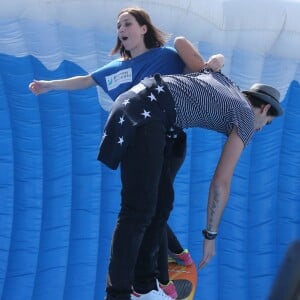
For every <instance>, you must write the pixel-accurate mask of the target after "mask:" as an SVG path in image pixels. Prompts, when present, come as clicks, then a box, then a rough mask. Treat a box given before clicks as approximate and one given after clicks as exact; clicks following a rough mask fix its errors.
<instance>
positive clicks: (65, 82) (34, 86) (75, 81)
mask: <svg viewBox="0 0 300 300" xmlns="http://www.w3.org/2000/svg"><path fill="white" fill-rule="evenodd" d="M94 85H96V82H95V81H94V79H93V78H92V76H91V75H85V76H75V77H70V78H67V79H60V80H34V81H33V82H31V83H30V84H29V89H30V90H31V92H32V93H33V94H35V95H39V94H44V93H47V92H50V91H53V90H69V91H71V90H80V89H86V88H89V87H91V86H94Z"/></svg>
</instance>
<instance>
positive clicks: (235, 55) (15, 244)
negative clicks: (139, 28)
mask: <svg viewBox="0 0 300 300" xmlns="http://www.w3.org/2000/svg"><path fill="white" fill-rule="evenodd" d="M128 6H141V7H143V8H145V9H146V10H147V11H148V12H149V13H150V15H151V17H152V19H153V21H154V23H155V24H156V25H157V26H158V27H160V28H161V29H163V30H165V31H167V32H170V33H172V34H173V37H174V36H176V35H183V36H186V37H187V38H189V39H190V40H191V41H192V42H193V43H194V44H195V45H197V47H198V48H199V50H200V51H201V53H202V54H203V56H204V57H205V58H208V57H209V56H210V55H211V54H214V53H223V54H224V55H225V57H226V62H225V66H224V68H223V72H224V73H225V74H227V75H228V76H230V77H231V78H232V79H233V80H234V81H235V82H236V83H237V84H238V85H239V86H240V88H241V89H246V88H248V87H250V86H251V85H252V84H253V83H255V82H263V83H266V84H271V85H274V86H276V87H278V89H279V90H280V92H281V95H282V101H283V102H282V104H283V106H284V108H285V114H284V116H283V117H281V118H278V119H276V120H275V121H274V122H273V124H272V126H267V127H268V128H265V129H264V130H263V131H262V132H260V133H258V134H257V135H256V136H255V139H254V140H253V141H252V142H251V144H250V145H249V146H248V147H247V148H246V150H245V151H244V153H243V155H242V157H241V160H240V162H239V164H238V166H237V168H236V170H235V174H234V178H233V183H232V190H231V196H230V200H229V203H228V206H227V208H226V210H225V212H224V216H223V219H222V223H221V226H220V232H219V237H218V240H217V255H216V256H215V257H214V259H213V260H212V262H211V263H210V264H209V265H208V266H207V267H206V268H205V269H204V270H203V271H201V272H200V273H199V285H198V289H197V294H196V299H197V300H206V299H209V300H229V299H230V300H231V299H242V300H263V299H267V297H268V295H269V293H270V290H271V288H272V284H273V281H274V278H275V276H276V273H277V272H278V269H279V266H280V264H281V262H282V260H283V257H284V255H285V253H286V250H287V248H288V246H289V245H290V243H292V242H293V241H294V240H297V239H299V237H300V86H299V82H300V51H299V49H300V23H299V15H300V2H299V1H296V0H289V1H288V0H243V1H242V0H218V1H209V2H208V1H204V0H194V1H193V0H192V1H179V0H170V1H168V0H164V1H152V0H147V1H146V0H144V1H127V0H112V1H105V0H55V1H54V0H53V1H51V0H26V1H21V0H20V1H18V0H10V1H4V2H3V3H2V4H1V9H0V299H1V300H53V299H55V300H96V299H103V298H104V288H105V280H106V271H107V264H108V257H109V249H110V243H111V236H112V232H113V228H114V223H115V220H116V215H117V212H118V209H119V203H120V181H119V174H118V171H116V172H115V171H111V170H109V169H107V168H106V167H104V166H103V165H101V164H100V163H99V162H98V161H97V160H96V155H97V151H98V145H99V141H100V136H101V130H102V127H103V123H104V122H105V120H106V117H107V111H106V110H107V109H108V107H109V106H110V103H111V100H110V99H108V98H107V97H106V96H105V95H104V94H103V92H102V91H101V90H98V89H97V88H91V89H87V90H81V91H74V92H62V91H55V92H51V93H49V94H46V95H41V96H38V97H36V96H34V95H33V94H31V92H30V91H29V90H28V84H29V83H30V82H31V81H32V80H33V79H54V78H66V77H69V76H73V75H80V74H86V73H89V72H91V71H93V70H95V69H97V68H98V67H100V66H102V65H104V64H105V63H107V62H109V61H110V60H111V59H112V57H110V56H108V53H109V52H110V50H111V48H112V47H113V46H114V44H115V40H116V18H117V14H118V12H119V10H120V9H121V8H124V7H128ZM103 108H104V109H103ZM187 132H188V154H187V158H186V161H185V164H184V166H183V167H182V169H181V171H180V173H179V175H178V177H177V179H176V183H175V189H176V200H175V207H174V211H173V213H172V216H171V220H170V224H171V226H172V228H173V229H174V231H175V232H176V234H177V235H178V237H179V239H180V240H181V242H182V244H183V245H184V246H185V247H187V248H188V249H189V250H190V252H191V253H192V256H193V258H194V260H195V261H196V262H198V261H200V259H201V255H202V242H203V237H202V235H201V229H202V228H203V227H204V226H205V210H206V204H207V194H208V185H209V182H210V179H211V176H212V174H213V171H214V168H215V165H216V162H217V159H218V156H219V154H220V148H221V147H220V146H221V145H222V143H223V142H224V137H223V136H221V135H219V134H216V133H213V132H210V131H205V130H200V129H192V130H191V129H190V130H188V131H187Z"/></svg>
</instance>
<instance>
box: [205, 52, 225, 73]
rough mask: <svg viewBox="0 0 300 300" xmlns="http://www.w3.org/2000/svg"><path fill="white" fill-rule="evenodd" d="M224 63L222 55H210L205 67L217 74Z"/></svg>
mask: <svg viewBox="0 0 300 300" xmlns="http://www.w3.org/2000/svg"><path fill="white" fill-rule="evenodd" d="M224 62H225V57H224V55H222V54H215V55H212V56H211V57H210V58H209V60H208V61H207V63H206V66H207V67H208V68H210V69H212V70H213V71H215V72H217V71H220V70H221V69H222V68H223V66H224Z"/></svg>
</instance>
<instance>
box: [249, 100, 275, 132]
mask: <svg viewBox="0 0 300 300" xmlns="http://www.w3.org/2000/svg"><path fill="white" fill-rule="evenodd" d="M270 107H271V105H270V104H267V105H263V106H262V107H260V108H255V109H254V114H255V130H256V131H260V130H262V129H263V128H264V127H265V125H269V124H271V123H272V120H273V119H274V116H268V115H267V112H268V110H269V109H270Z"/></svg>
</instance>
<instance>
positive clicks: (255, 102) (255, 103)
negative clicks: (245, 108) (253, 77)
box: [247, 94, 278, 117]
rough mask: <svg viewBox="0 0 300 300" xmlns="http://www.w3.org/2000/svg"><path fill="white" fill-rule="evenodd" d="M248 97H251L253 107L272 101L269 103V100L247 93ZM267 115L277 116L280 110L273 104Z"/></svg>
mask: <svg viewBox="0 0 300 300" xmlns="http://www.w3.org/2000/svg"><path fill="white" fill-rule="evenodd" d="M247 97H248V99H249V101H250V103H251V105H252V106H253V107H258V108H260V107H261V106H262V105H267V104H270V103H267V102H265V101H263V100H261V99H260V98H257V97H254V96H253V95H249V94H247ZM267 116H274V117H276V116H278V112H277V110H276V109H275V108H274V107H273V106H271V107H270V109H269V110H268V112H267Z"/></svg>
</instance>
